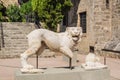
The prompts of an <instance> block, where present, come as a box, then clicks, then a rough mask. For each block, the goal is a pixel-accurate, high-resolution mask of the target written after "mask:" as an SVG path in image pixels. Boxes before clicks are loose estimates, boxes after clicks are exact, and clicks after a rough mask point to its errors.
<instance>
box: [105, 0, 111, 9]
mask: <svg viewBox="0 0 120 80" xmlns="http://www.w3.org/2000/svg"><path fill="white" fill-rule="evenodd" d="M109 3H110V2H109V0H106V8H107V9H109Z"/></svg>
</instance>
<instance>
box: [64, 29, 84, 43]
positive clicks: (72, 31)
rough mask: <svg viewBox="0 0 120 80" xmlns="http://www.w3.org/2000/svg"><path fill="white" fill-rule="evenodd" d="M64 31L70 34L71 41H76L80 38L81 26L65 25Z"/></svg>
mask: <svg viewBox="0 0 120 80" xmlns="http://www.w3.org/2000/svg"><path fill="white" fill-rule="evenodd" d="M66 31H67V32H68V35H70V36H71V37H72V39H73V41H75V42H77V41H78V40H79V41H80V40H81V37H82V28H81V27H67V28H66Z"/></svg>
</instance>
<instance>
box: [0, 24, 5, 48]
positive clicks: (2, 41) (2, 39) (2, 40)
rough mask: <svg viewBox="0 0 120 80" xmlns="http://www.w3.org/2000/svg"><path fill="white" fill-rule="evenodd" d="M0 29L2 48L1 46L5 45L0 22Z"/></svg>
mask: <svg viewBox="0 0 120 80" xmlns="http://www.w3.org/2000/svg"><path fill="white" fill-rule="evenodd" d="M0 30H1V45H0V47H1V48H3V47H5V45H4V33H3V26H2V23H0Z"/></svg>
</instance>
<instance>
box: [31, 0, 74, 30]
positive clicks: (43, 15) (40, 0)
mask: <svg viewBox="0 0 120 80" xmlns="http://www.w3.org/2000/svg"><path fill="white" fill-rule="evenodd" d="M71 6H72V3H71V0H32V7H33V11H34V12H36V13H37V14H38V16H39V18H40V21H41V22H44V23H45V24H46V26H45V27H46V28H48V29H51V30H54V31H55V30H56V28H57V24H58V23H60V22H61V20H62V19H63V17H64V14H65V13H66V12H68V10H70V8H71Z"/></svg>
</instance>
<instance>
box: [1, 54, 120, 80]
mask: <svg viewBox="0 0 120 80" xmlns="http://www.w3.org/2000/svg"><path fill="white" fill-rule="evenodd" d="M84 59H85V55H80V54H79V55H78V56H77V60H78V63H77V64H76V65H80V64H81V63H83V62H84ZM29 62H30V63H31V64H32V65H34V66H36V59H35V58H30V59H29ZM101 62H102V63H103V57H101ZM107 65H108V67H109V68H110V72H111V73H110V74H111V80H120V59H112V58H107ZM59 66H61V67H64V66H68V63H67V62H65V61H63V58H62V56H57V57H56V58H54V57H52V58H39V68H44V67H59ZM20 68H21V65H20V59H19V58H15V59H0V80H14V72H15V71H16V70H18V69H20Z"/></svg>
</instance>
